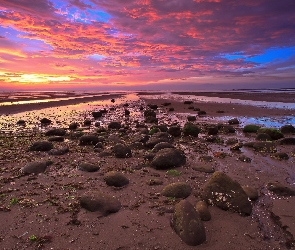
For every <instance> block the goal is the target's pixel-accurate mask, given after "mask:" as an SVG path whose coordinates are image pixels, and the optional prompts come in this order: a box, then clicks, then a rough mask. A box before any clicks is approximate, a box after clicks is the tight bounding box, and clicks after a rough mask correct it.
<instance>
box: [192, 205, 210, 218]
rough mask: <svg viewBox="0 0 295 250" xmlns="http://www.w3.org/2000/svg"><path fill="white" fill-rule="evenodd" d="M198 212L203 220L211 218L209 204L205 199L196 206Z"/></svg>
mask: <svg viewBox="0 0 295 250" xmlns="http://www.w3.org/2000/svg"><path fill="white" fill-rule="evenodd" d="M195 208H196V210H197V212H198V213H199V215H200V218H201V220H202V221H209V220H211V214H210V211H209V209H208V204H207V203H206V202H205V201H199V202H198V203H197V204H196V206H195Z"/></svg>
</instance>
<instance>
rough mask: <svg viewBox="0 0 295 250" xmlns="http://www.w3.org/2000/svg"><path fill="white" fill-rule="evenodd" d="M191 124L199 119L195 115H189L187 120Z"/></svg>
mask: <svg viewBox="0 0 295 250" xmlns="http://www.w3.org/2000/svg"><path fill="white" fill-rule="evenodd" d="M186 119H187V120H188V121H189V122H194V121H196V120H197V117H196V116H194V115H188V116H187V118H186Z"/></svg>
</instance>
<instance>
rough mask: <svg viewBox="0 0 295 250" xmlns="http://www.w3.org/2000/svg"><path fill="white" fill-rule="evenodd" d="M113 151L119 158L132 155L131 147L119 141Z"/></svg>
mask: <svg viewBox="0 0 295 250" xmlns="http://www.w3.org/2000/svg"><path fill="white" fill-rule="evenodd" d="M113 152H114V154H115V156H116V157H117V158H130V157H132V153H131V149H130V148H129V147H127V146H125V145H124V144H121V143H118V144H116V145H115V146H114V147H113Z"/></svg>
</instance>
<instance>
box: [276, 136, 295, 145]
mask: <svg viewBox="0 0 295 250" xmlns="http://www.w3.org/2000/svg"><path fill="white" fill-rule="evenodd" d="M277 143H278V144H279V145H295V138H294V137H286V138H282V139H279V140H278V141H277Z"/></svg>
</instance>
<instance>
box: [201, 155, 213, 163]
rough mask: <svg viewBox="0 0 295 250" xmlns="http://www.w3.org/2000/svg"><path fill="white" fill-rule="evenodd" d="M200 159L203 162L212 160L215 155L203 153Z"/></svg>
mask: <svg viewBox="0 0 295 250" xmlns="http://www.w3.org/2000/svg"><path fill="white" fill-rule="evenodd" d="M199 160H200V161H201V162H212V161H213V157H212V156H211V155H202V156H200V157H199Z"/></svg>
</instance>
